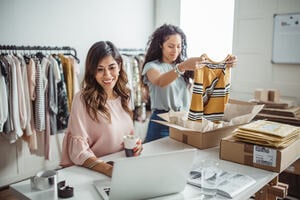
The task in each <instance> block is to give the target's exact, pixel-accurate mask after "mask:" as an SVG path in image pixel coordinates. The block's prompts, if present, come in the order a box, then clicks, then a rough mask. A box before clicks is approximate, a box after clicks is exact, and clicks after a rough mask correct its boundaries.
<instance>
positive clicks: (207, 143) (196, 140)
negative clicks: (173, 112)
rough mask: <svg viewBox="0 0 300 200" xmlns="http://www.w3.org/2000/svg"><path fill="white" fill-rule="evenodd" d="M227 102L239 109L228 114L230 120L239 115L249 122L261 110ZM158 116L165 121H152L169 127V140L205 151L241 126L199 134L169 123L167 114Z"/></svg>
mask: <svg viewBox="0 0 300 200" xmlns="http://www.w3.org/2000/svg"><path fill="white" fill-rule="evenodd" d="M229 102H230V103H231V104H235V105H238V108H240V109H235V110H234V111H233V112H232V113H231V114H230V116H231V118H234V117H239V114H240V115H241V116H244V118H247V120H249V121H250V120H251V119H253V118H254V117H255V115H256V114H257V113H258V112H259V111H260V110H261V109H262V108H263V106H261V105H256V104H254V103H249V102H245V101H239V100H232V99H230V100H229ZM237 110H239V111H237ZM246 115H247V116H246ZM159 116H161V117H162V118H163V119H164V120H166V121H160V120H153V121H155V122H157V123H160V124H163V125H166V126H169V130H170V132H169V136H170V137H171V138H173V139H175V140H177V141H180V142H183V143H186V144H189V145H191V146H193V147H196V148H199V149H207V148H211V147H215V146H219V145H220V140H221V139H222V138H223V137H226V136H228V135H231V134H232V132H233V130H234V129H236V128H237V127H238V126H239V125H241V124H237V125H233V126H227V127H223V128H218V129H215V130H212V131H207V132H199V131H195V130H191V129H189V128H185V127H183V126H179V125H177V124H174V123H171V122H170V119H169V117H168V114H162V115H159ZM245 116H246V117H245ZM249 121H248V122H249Z"/></svg>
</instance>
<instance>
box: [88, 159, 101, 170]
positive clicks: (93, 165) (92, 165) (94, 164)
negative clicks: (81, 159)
mask: <svg viewBox="0 0 300 200" xmlns="http://www.w3.org/2000/svg"><path fill="white" fill-rule="evenodd" d="M102 162H103V161H100V160H95V161H94V162H92V163H91V164H89V165H88V166H87V168H89V169H92V168H93V167H95V166H96V165H97V164H99V163H102Z"/></svg>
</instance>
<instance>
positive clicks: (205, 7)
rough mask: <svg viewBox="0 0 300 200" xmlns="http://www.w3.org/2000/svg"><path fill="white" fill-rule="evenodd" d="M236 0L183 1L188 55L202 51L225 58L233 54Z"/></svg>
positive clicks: (181, 17)
mask: <svg viewBox="0 0 300 200" xmlns="http://www.w3.org/2000/svg"><path fill="white" fill-rule="evenodd" d="M233 17H234V0H226V1H224V0H181V16H180V26H181V28H182V29H183V31H184V32H185V34H186V36H187V44H188V48H187V54H188V57H193V56H200V55H201V54H203V53H207V55H208V56H209V57H210V58H211V59H213V60H215V61H220V60H223V59H224V58H225V57H226V56H227V54H228V53H232V40H233Z"/></svg>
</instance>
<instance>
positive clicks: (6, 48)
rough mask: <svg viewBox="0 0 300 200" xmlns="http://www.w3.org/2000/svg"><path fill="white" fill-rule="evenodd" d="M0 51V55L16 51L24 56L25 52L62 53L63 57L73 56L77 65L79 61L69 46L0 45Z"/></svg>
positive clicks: (73, 49) (74, 50)
mask: <svg viewBox="0 0 300 200" xmlns="http://www.w3.org/2000/svg"><path fill="white" fill-rule="evenodd" d="M0 51H1V53H9V52H16V51H24V54H25V53H26V51H29V52H31V51H36V52H39V51H46V52H47V51H48V52H53V51H55V52H58V51H59V52H61V51H63V54H64V55H71V56H73V57H74V58H75V59H76V60H77V62H78V63H79V62H80V60H79V58H78V57H77V51H76V49H75V48H73V47H69V46H62V47H58V46H23V45H22V46H16V45H0Z"/></svg>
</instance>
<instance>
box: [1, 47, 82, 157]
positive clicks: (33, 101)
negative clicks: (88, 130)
mask: <svg viewBox="0 0 300 200" xmlns="http://www.w3.org/2000/svg"><path fill="white" fill-rule="evenodd" d="M25 49H26V50H27V49H28V50H30V51H33V50H34V51H38V52H34V53H33V52H25ZM49 49H50V50H51V49H52V50H55V51H56V50H63V51H64V50H67V51H68V52H67V53H66V55H64V53H61V54H60V56H59V57H58V56H57V54H48V55H45V54H44V53H42V52H41V51H40V50H47V51H48V50H49ZM0 50H1V54H0V67H1V68H0V69H1V73H0V88H1V90H0V95H1V100H0V108H1V110H0V134H1V135H2V136H4V138H6V139H7V140H8V141H9V142H10V143H14V142H16V141H17V140H18V139H19V138H23V139H24V140H25V141H26V142H27V143H28V147H29V150H30V152H31V153H33V154H36V155H39V156H44V157H45V159H50V157H51V146H50V139H51V138H50V135H53V134H57V133H59V132H61V133H62V132H63V130H65V129H66V128H67V123H68V118H69V106H71V103H72V99H73V95H74V94H75V93H76V92H77V91H79V82H78V77H77V76H78V75H79V73H80V70H79V66H78V63H79V59H78V58H77V57H76V51H75V49H72V48H70V47H62V48H57V47H53V48H50V47H41V46H33V47H24V46H19V47H18V46H2V45H0ZM17 50H22V52H23V53H22V54H23V55H21V53H17ZM70 50H73V51H74V52H75V54H72V53H69V51H70ZM61 59H63V60H64V64H62V63H61ZM64 69H66V70H65V71H64ZM65 74H67V76H66V77H67V78H68V81H67V82H68V83H67V84H68V87H66V85H67V84H66V82H65V79H64V77H65ZM67 88H69V94H68V90H67ZM69 95H70V96H69ZM69 104H70V105H69ZM2 108H4V109H2Z"/></svg>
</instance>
